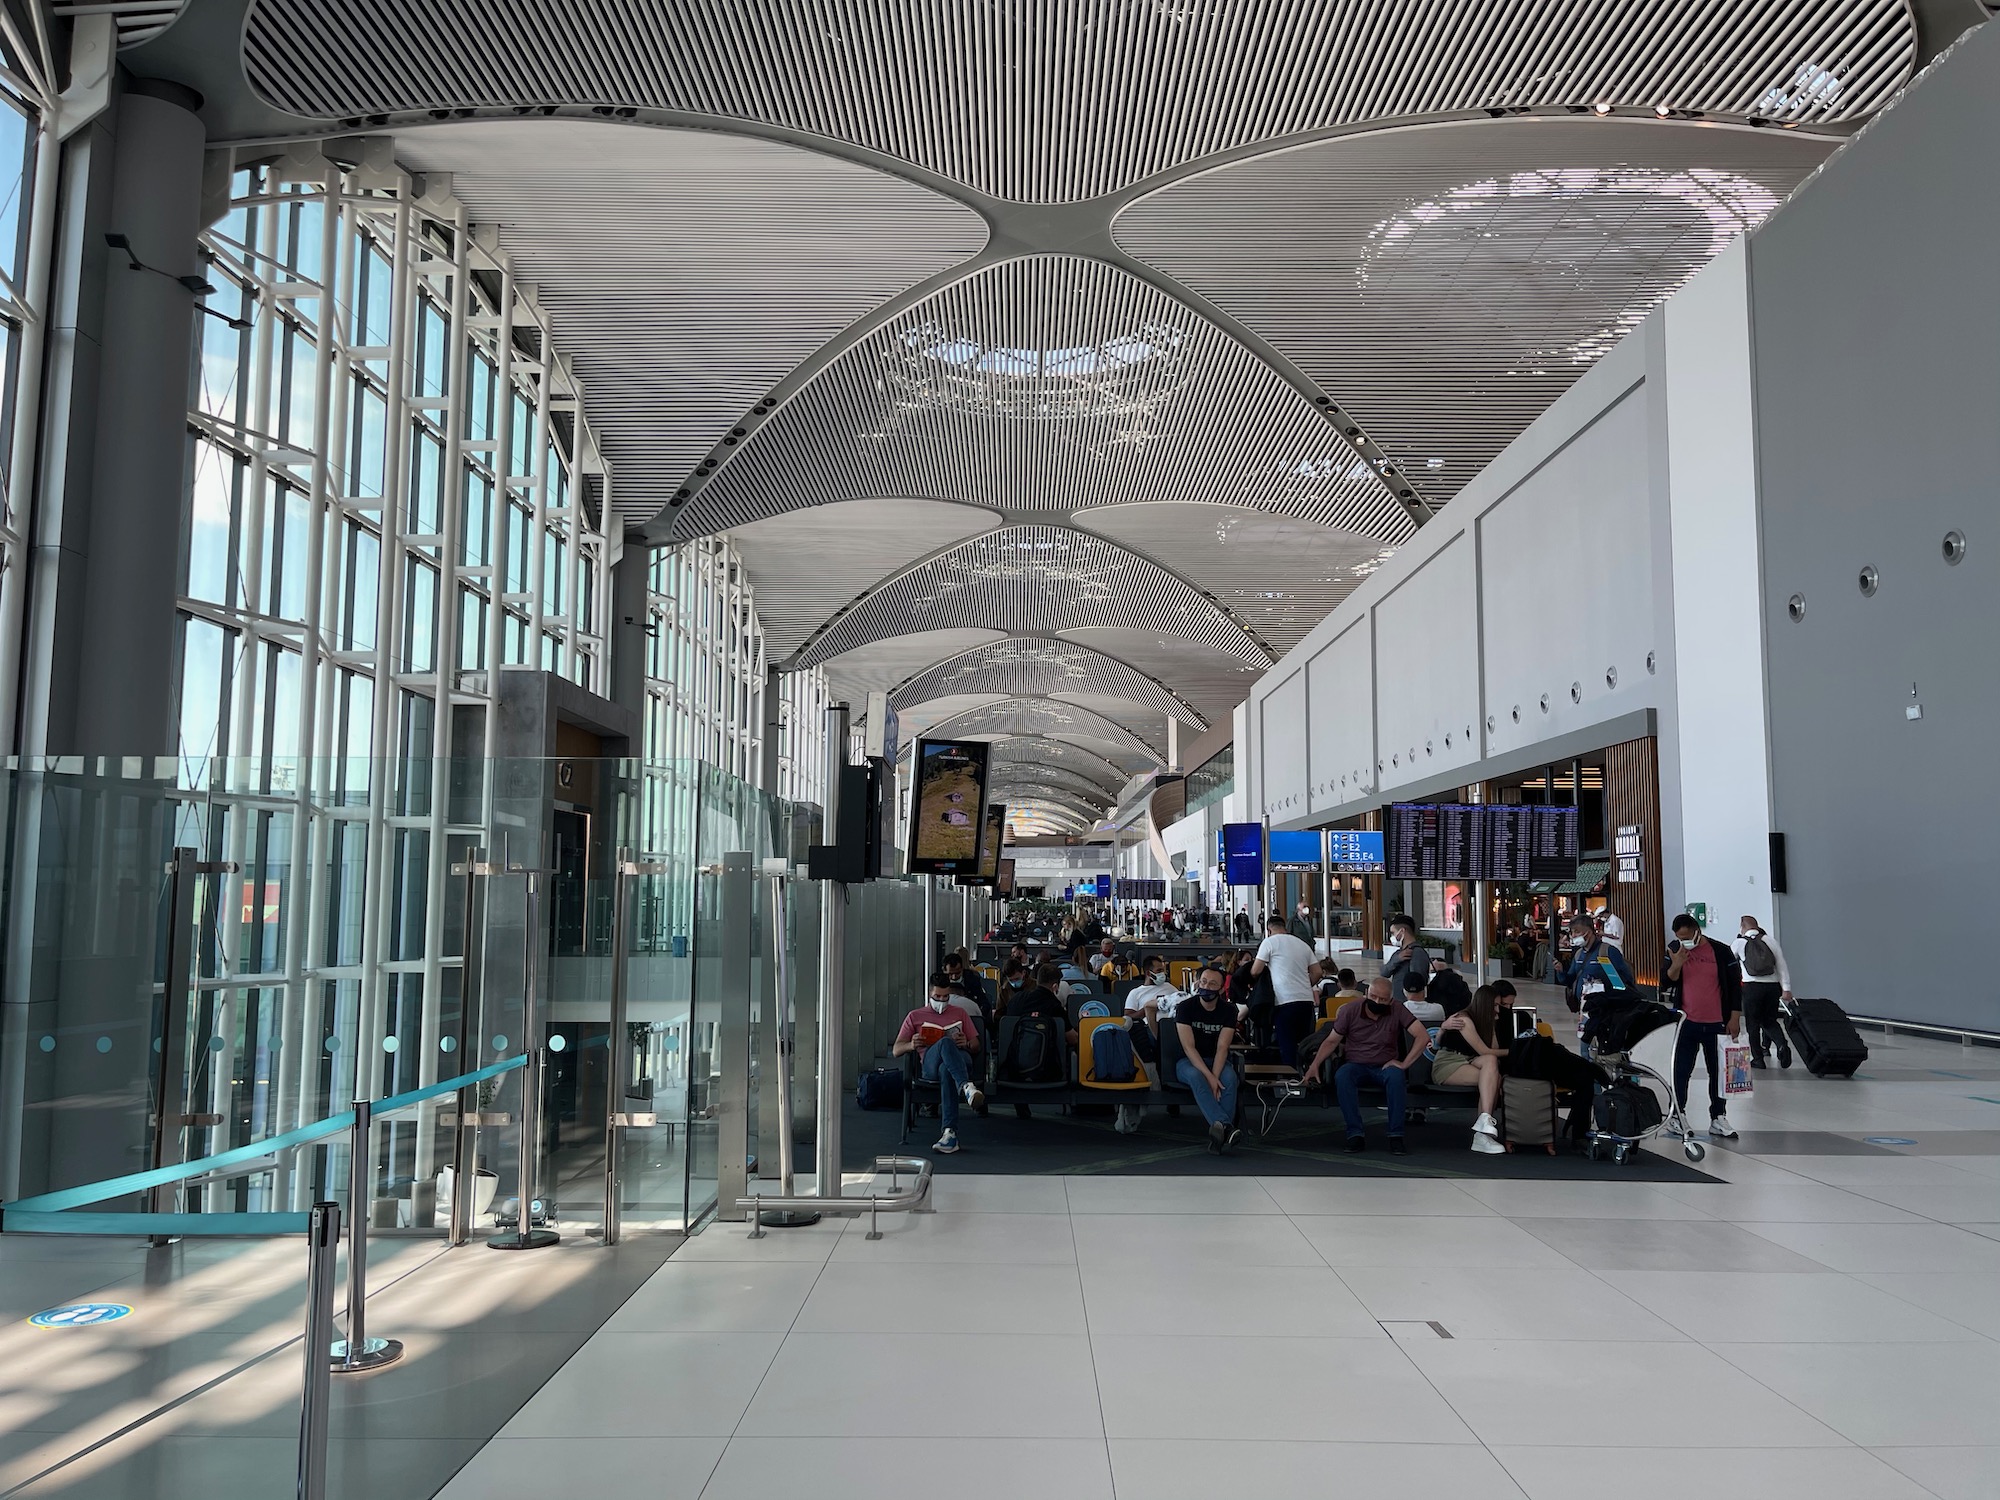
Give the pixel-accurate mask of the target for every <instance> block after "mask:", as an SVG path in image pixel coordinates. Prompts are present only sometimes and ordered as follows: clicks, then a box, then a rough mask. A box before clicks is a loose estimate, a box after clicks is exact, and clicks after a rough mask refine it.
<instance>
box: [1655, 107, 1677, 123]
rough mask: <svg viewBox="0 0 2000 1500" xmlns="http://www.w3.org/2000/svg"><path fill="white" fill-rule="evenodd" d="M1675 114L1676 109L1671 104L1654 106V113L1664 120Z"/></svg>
mask: <svg viewBox="0 0 2000 1500" xmlns="http://www.w3.org/2000/svg"><path fill="white" fill-rule="evenodd" d="M1673 112H1674V109H1673V106H1672V105H1671V104H1655V105H1654V106H1653V113H1654V114H1656V115H1658V116H1659V117H1660V118H1661V119H1662V120H1664V119H1666V117H1667V116H1668V115H1670V114H1672V113H1673Z"/></svg>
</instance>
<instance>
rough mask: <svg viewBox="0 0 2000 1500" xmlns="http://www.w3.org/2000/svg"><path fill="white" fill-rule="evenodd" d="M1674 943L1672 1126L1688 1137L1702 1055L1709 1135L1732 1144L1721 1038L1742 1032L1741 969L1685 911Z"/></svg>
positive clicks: (1670, 978) (1669, 982)
mask: <svg viewBox="0 0 2000 1500" xmlns="http://www.w3.org/2000/svg"><path fill="white" fill-rule="evenodd" d="M1673 932H1674V940H1673V943H1672V944H1671V945H1670V946H1669V948H1668V950H1667V972H1666V974H1665V976H1664V977H1665V980H1666V983H1665V985H1664V986H1663V987H1662V988H1663V990H1664V992H1665V994H1666V995H1668V996H1670V997H1671V1003H1672V1004H1673V1006H1674V1008H1675V1009H1676V1010H1678V1011H1679V1012H1680V1013H1681V1033H1680V1040H1679V1042H1678V1043H1677V1044H1676V1045H1675V1048H1674V1117H1673V1119H1672V1121H1671V1122H1670V1125H1671V1127H1672V1129H1673V1131H1674V1133H1675V1134H1677V1135H1682V1136H1685V1135H1686V1134H1687V1133H1688V1126H1687V1102H1688V1084H1689V1082H1690V1081H1691V1080H1692V1079H1693V1078H1694V1060H1695V1057H1696V1055H1697V1054H1699V1055H1700V1057H1701V1059H1702V1062H1703V1064H1704V1065H1705V1066H1706V1067H1707V1069H1708V1133H1709V1134H1710V1135H1712V1136H1715V1137H1717V1138H1718V1139H1721V1140H1725V1141H1728V1140H1734V1139H1735V1138H1736V1127H1735V1126H1733V1125H1731V1124H1730V1123H1729V1116H1728V1114H1726V1113H1725V1110H1726V1108H1727V1106H1726V1104H1725V1102H1724V1099H1723V1093H1722V1065H1721V1062H1720V1060H1719V1057H1720V1053H1719V1048H1718V1045H1717V1039H1718V1038H1720V1037H1722V1036H1725V1035H1726V1036H1728V1037H1729V1039H1730V1040H1731V1041H1734V1040H1735V1039H1736V1038H1737V1037H1739V1036H1741V1035H1742V1034H1743V966H1742V965H1741V964H1739V963H1738V962H1737V961H1736V950H1735V949H1733V948H1731V947H1730V946H1729V944H1727V943H1719V942H1717V941H1716V940H1715V939H1714V938H1712V937H1707V936H1705V935H1703V933H1702V930H1701V923H1699V922H1697V921H1696V920H1695V919H1694V917H1693V915H1692V914H1691V913H1688V912H1682V913H1681V914H1680V915H1679V916H1677V917H1675V918H1674V920H1673Z"/></svg>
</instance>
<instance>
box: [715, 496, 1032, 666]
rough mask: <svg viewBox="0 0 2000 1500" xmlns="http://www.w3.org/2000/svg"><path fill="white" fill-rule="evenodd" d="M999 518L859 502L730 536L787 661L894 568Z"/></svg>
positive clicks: (926, 503)
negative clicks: (828, 622)
mask: <svg viewBox="0 0 2000 1500" xmlns="http://www.w3.org/2000/svg"><path fill="white" fill-rule="evenodd" d="M999 519H1000V517H999V516H998V515H997V514H995V513H994V512H992V511H990V510H981V509H979V508H978V507H976V506H970V505H940V504H938V502H937V501H935V500H856V501H853V502H851V503H850V504H847V505H829V506H823V507H820V508H818V509H814V510H806V511H795V512H793V513H791V514H789V515H785V516H778V517H774V518H773V519H771V520H769V521H759V522H758V523H757V524H755V525H754V526H743V527H739V528H737V529H736V530H735V531H732V532H730V533H729V540H730V541H731V543H733V544H734V545H735V548H736V552H737V555H738V556H739V557H741V558H742V559H743V567H744V570H745V571H746V572H748V573H749V575H750V582H751V583H752V584H753V585H754V586H755V587H756V590H757V618H758V620H759V621H760V622H761V623H762V624H763V626H764V641H765V649H766V650H767V651H768V652H769V653H770V655H771V659H772V660H773V661H782V660H784V658H786V657H788V656H790V655H791V654H792V653H793V652H794V651H797V650H798V649H799V647H800V646H801V645H803V644H804V643H805V642H806V641H807V640H809V639H810V638H811V637H812V634H813V632H814V631H816V630H818V629H819V628H820V626H822V625H824V624H825V623H826V621H827V620H828V619H829V618H830V617H831V616H832V615H834V614H835V613H836V612H838V611H839V610H840V609H842V608H843V607H845V606H847V605H848V604H851V603H853V602H854V601H855V600H857V599H859V598H860V597H862V596H863V595H865V594H866V593H867V592H868V590H869V588H870V587H871V586H872V585H874V584H875V583H877V582H879V581H880V580H881V579H883V578H885V577H887V576H888V575H889V574H891V573H893V572H894V571H895V570H896V569H898V568H904V567H908V566H909V565H910V564H911V563H914V562H916V561H918V560H919V559H920V558H925V557H928V556H930V554H931V553H933V552H936V551H937V550H938V549H939V548H941V547H949V546H950V545H951V544H952V543H953V542H956V541H961V540H963V539H964V538H966V537H969V536H976V535H977V534H978V533H980V532H982V531H986V530H988V529H989V528H991V527H992V526H994V525H995V524H997V523H998V521H999ZM850 644H853V645H859V644H861V642H860V640H859V639H858V638H857V639H856V640H855V641H853V642H851V643H850ZM836 649H837V650H844V649H845V648H844V647H840V648H836ZM832 654H833V653H832V652H822V653H821V655H822V656H830V655H832Z"/></svg>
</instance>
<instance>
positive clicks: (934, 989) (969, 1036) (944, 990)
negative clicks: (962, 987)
mask: <svg viewBox="0 0 2000 1500" xmlns="http://www.w3.org/2000/svg"><path fill="white" fill-rule="evenodd" d="M957 1001H958V995H957V993H956V992H955V991H954V990H953V989H952V987H951V976H950V975H949V974H947V973H945V972H944V971H943V970H939V971H938V972H937V973H935V974H933V975H931V993H930V998H929V999H928V1000H926V1001H925V1002H924V1003H923V1004H922V1005H920V1006H918V1007H917V1008H916V1009H915V1010H913V1011H911V1012H910V1013H909V1014H908V1015H907V1016H905V1017H903V1025H902V1029H901V1030H899V1031H898V1032H897V1033H896V1045H895V1046H894V1047H892V1048H890V1049H889V1053H890V1056H892V1057H902V1056H905V1055H906V1054H908V1053H911V1052H916V1053H920V1054H922V1056H923V1070H924V1078H925V1079H926V1080H927V1081H928V1082H931V1083H934V1084H936V1085H937V1086H938V1119H939V1121H940V1123H942V1125H943V1126H944V1133H943V1134H942V1135H940V1136H939V1137H938V1139H937V1144H936V1145H935V1146H933V1147H932V1148H931V1149H932V1150H933V1151H935V1152H937V1153H938V1154H939V1155H940V1156H949V1155H951V1154H952V1153H953V1152H954V1151H956V1150H958V1101H959V1100H960V1099H961V1098H963V1099H964V1100H965V1102H966V1103H967V1104H970V1105H971V1106H972V1107H973V1108H974V1109H978V1108H979V1107H980V1105H982V1104H984V1103H985V1102H986V1096H985V1095H984V1094H983V1093H981V1092H980V1091H979V1085H977V1084H976V1083H974V1082H973V1081H972V1059H973V1058H975V1057H977V1056H978V1055H979V1029H978V1028H977V1027H976V1026H974V1025H973V1023H972V1017H971V1016H970V1015H968V1014H967V1013H966V1011H965V1009H964V1007H962V1006H960V1005H959V1004H958V1003H957Z"/></svg>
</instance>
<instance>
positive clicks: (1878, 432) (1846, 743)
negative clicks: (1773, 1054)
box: [1750, 26, 2000, 1030]
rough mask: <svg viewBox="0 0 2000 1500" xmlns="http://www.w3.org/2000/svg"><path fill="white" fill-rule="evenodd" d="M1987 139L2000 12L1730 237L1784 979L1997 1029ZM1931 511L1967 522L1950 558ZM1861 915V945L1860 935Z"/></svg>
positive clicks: (1997, 444)
mask: <svg viewBox="0 0 2000 1500" xmlns="http://www.w3.org/2000/svg"><path fill="white" fill-rule="evenodd" d="M1996 139H2000V27H1996V26H1987V27H1983V28H1981V29H1980V30H1978V31H1975V32H1973V33H1971V34H1970V35H1968V36H1967V37H1966V38H1965V39H1964V40H1963V41H1961V42H1960V43H1959V44H1958V46H1957V47H1956V48H1954V49H1953V50H1952V51H1951V52H1950V53H1948V54H1947V55H1946V56H1945V57H1944V58H1943V59H1942V60H1940V61H1939V62H1938V63H1937V64H1935V65H1934V66H1933V67H1932V68H1931V69H1930V70H1929V72H1928V73H1927V74H1926V75H1925V76H1924V77H1923V78H1922V79H1921V80H1920V81H1919V82H1918V84H1917V85H1916V86H1915V87H1913V88H1912V89H1911V90H1910V91H1909V92H1908V93H1907V94H1905V95H1904V97H1903V98H1902V100H1901V101H1900V102H1899V103H1898V104H1897V105H1896V106H1895V107H1894V108H1893V109H1891V110H1890V111H1888V112H1887V113H1886V114H1884V115H1882V116H1881V117H1880V118H1878V119H1877V120H1876V121H1875V122H1874V123H1873V124H1872V125H1870V126H1869V128H1868V129H1867V130H1866V131H1864V132H1863V133H1862V134H1861V135H1860V136H1859V137H1858V138H1857V139H1856V140H1855V141H1853V142H1852V143H1851V144H1850V145H1849V146H1847V147H1846V149H1845V150H1843V151H1842V152H1841V154H1840V155H1839V156H1838V157H1836V158H1835V159H1834V161H1833V162H1832V164H1831V165H1830V166H1829V167H1828V168H1827V169H1826V170H1824V171H1823V172H1821V173H1820V174H1819V175H1818V176H1817V177H1815V178H1814V179H1813V180H1811V181H1810V182H1808V183H1807V184H1806V186H1805V187H1804V188H1802V189H1801V190H1800V192H1799V193H1798V195H1797V196H1796V197H1795V198H1794V199H1793V200H1792V202H1790V203H1789V204H1788V205H1787V206H1786V207H1785V208H1783V209H1782V210H1781V211H1780V212H1779V213H1778V214H1777V215H1776V216H1775V217H1774V218H1773V219H1772V220H1771V221H1770V222H1769V223H1767V224H1766V225H1765V226H1764V227H1763V229H1762V230H1761V231H1760V232H1759V234H1758V236H1757V238H1756V240H1755V242H1754V243H1753V245H1752V247H1751V256H1750V292H1751V295H1750V312H1751V320H1752V329H1753V337H1754V349H1755V360H1756V402H1757V432H1758V484H1759V488H1760V492H1761V495H1762V504H1763V514H1762V521H1763V545H1764V555H1763V582H1764V589H1763V597H1764V612H1763V625H1764V630H1765V634H1766V638H1767V640H1768V642H1769V662H1770V666H1769V672H1770V688H1769V702H1770V731H1769V732H1770V746H1771V785H1772V798H1773V811H1774V815H1775V821H1776V826H1777V827H1778V828H1779V829H1781V830H1783V831H1784V833H1785V835H1786V838H1787V840H1788V844H1789V853H1790V873H1791V888H1790V892H1789V893H1788V894H1787V895H1784V896H1780V897H1779V898H1778V907H1779V911H1780V913H1781V920H1782V923H1783V934H1784V940H1785V950H1786V954H1787V956H1788V957H1789V959H1790V961H1791V969H1792V974H1793V977H1794V979H1795V981H1796V987H1797V988H1798V989H1799V990H1801V991H1802V992H1804V993H1809V994H1824V995H1831V996H1833V997H1834V998H1836V999H1838V1000H1839V1001H1840V1002H1841V1003H1842V1004H1844V1005H1846V1006H1847V1008H1848V1009H1849V1010H1851V1011H1855V1012H1857V1013H1862V1014H1873V1015H1889V1016H1895V1017H1899V1018H1902V1019H1910V1020H1919V1021H1930V1022H1935V1023H1939V1024H1945V1025H1961V1026H1968V1027H1977V1028H1981V1029H1987V1030H2000V1002H1996V1000H1995V998H1994V993H1995V992H1994V985H1993V981H1992V977H1991V973H1990V969H1991V965H1990V963H1989V962H1988V960H1987V958H1986V954H1985V948H1986V943H1985V941H1984V935H1985V934H1986V933H1988V932H1990V931H1991V929H1992V926H1993V922H1992V906H1993V895H1992V864H1993V850H1994V840H1995V834H1996V830H2000V818H1996V817H1995V815H1994V812H1993V808H1992V798H1991V794H1990V790H1989V788H1990V782H1991V779H1992V769H1993V761H1994V746H1995V744H1996V743H2000V652H1996V651H1995V650H1994V638H1995V632H1994V619H1995V606H1994V600H1995V598H1996V596H2000V524H1996V505H1995V498H1994V496H1995V484H1996V478H1995V476H1996V475H2000V416H1996V414H2000V286H1996V283H1995V281H1994V277H1993V266H1992V254H1993V247H1994V245H1995V244H2000V156H1996V155H1995V153H1994V150H1993V143H1994V141H1995V140H1996ZM1953 530H1958V531H1962V532H1963V533H1964V534H1965V537H1966V539H1967V550H1966V553H1965V556H1964V559H1963V561H1961V562H1960V563H1958V564H1957V565H1955V566H1954V565H1951V564H1949V563H1948V562H1947V561H1946V560H1945V556H1944V539H1945V536H1946V533H1948V532H1951V531H1953ZM1869 567H1872V568H1874V569H1876V570H1877V574H1878V577H1879V586H1878V588H1877V591H1876V593H1875V594H1874V595H1873V597H1865V596H1864V595H1863V593H1862V590H1861V587H1860V578H1861V573H1862V569H1863V568H1869ZM1794 594H1796V595H1798V596H1800V597H1801V599H1802V600H1803V601H1804V605H1805V608H1804V614H1803V617H1802V618H1800V619H1798V620H1796V621H1795V620H1793V619H1792V618H1791V617H1790V613H1789V611H1788V608H1787V604H1788V601H1789V600H1790V599H1791V597H1792V596H1793V595H1794ZM1919 707H1920V708H1921V717H1911V711H1912V710H1913V709H1917V708H1919ZM1864 931H1865V932H1867V933H1869V934H1871V935H1875V934H1879V935H1882V936H1883V937H1884V939H1885V942H1884V943H1876V944H1873V945H1872V946H1870V945H1857V935H1858V934H1859V933H1861V932H1864ZM1885 944H1886V945H1885Z"/></svg>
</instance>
